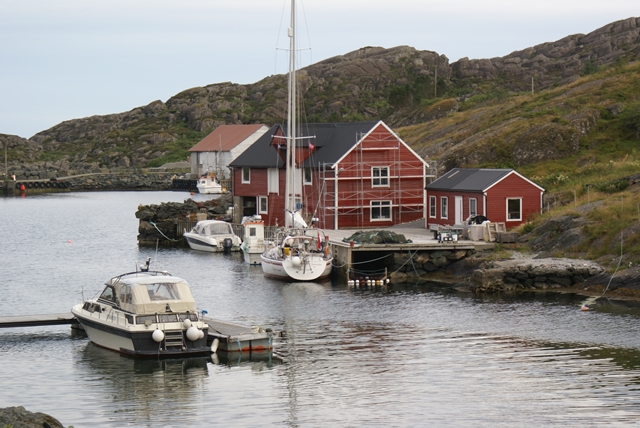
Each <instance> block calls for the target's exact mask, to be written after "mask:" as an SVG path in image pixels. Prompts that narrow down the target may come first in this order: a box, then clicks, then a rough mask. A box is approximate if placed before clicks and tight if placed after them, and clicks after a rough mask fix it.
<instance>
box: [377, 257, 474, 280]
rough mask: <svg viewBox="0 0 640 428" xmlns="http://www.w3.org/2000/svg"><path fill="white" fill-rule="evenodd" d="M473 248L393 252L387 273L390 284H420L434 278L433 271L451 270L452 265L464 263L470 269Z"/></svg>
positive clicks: (472, 261)
mask: <svg viewBox="0 0 640 428" xmlns="http://www.w3.org/2000/svg"><path fill="white" fill-rule="evenodd" d="M474 254H475V251H474V250H437V251H417V252H414V253H395V254H394V261H393V264H394V266H393V271H392V273H391V274H390V275H389V280H390V282H391V283H392V284H404V283H410V284H420V283H427V282H431V281H433V280H434V276H433V275H434V273H438V272H445V271H447V270H452V269H453V268H454V265H457V264H465V265H468V266H466V268H467V269H472V268H473V267H474V266H473V265H474V260H473V259H471V258H470V257H471V256H472V255H474Z"/></svg>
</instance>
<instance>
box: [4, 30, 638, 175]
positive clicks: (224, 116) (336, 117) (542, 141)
mask: <svg viewBox="0 0 640 428" xmlns="http://www.w3.org/2000/svg"><path fill="white" fill-rule="evenodd" d="M639 54H640V18H629V19H626V20H624V21H618V22H615V23H612V24H610V25H607V26H605V27H603V28H600V29H598V30H596V31H594V32H592V33H590V34H587V35H572V36H568V37H565V38H563V39H561V40H558V41H556V42H551V43H544V44H542V45H538V46H534V47H531V48H527V49H524V50H522V51H517V52H513V53H511V54H509V55H507V56H505V57H502V58H491V59H476V60H469V59H466V58H464V59H461V60H459V61H457V62H454V63H453V64H449V60H448V59H447V58H446V57H445V56H444V55H439V54H437V53H435V52H430V51H418V50H416V49H414V48H411V47H407V46H402V47H396V48H392V49H383V48H376V47H366V48H362V49H359V50H357V51H355V52H351V53H348V54H346V55H342V56H337V57H334V58H330V59H327V60H324V61H321V62H319V63H316V64H313V65H311V66H309V67H307V68H305V69H303V70H301V71H300V72H299V82H300V86H301V89H302V91H301V92H302V93H303V100H304V101H303V108H304V111H305V116H306V120H308V121H357V120H371V119H383V120H385V121H386V122H387V123H388V124H389V125H391V126H392V127H394V128H396V129H400V128H402V129H401V133H402V136H403V138H405V140H406V141H407V142H408V143H409V144H411V145H412V146H414V147H416V149H418V150H419V151H420V152H421V153H422V154H423V155H425V156H428V157H429V158H432V159H441V165H443V166H442V167H443V168H444V167H445V166H446V167H449V166H454V165H477V164H505V163H511V164H514V165H521V164H527V163H531V162H536V161H539V160H541V159H544V158H548V157H557V156H564V155H566V154H571V153H574V152H575V150H576V146H579V144H580V139H581V137H582V136H583V135H584V134H585V132H586V133H588V132H589V131H590V130H591V129H593V127H594V126H596V125H597V123H598V122H599V120H601V119H602V118H603V115H604V116H606V114H607V113H606V112H607V111H609V112H611V114H616V112H617V111H618V110H619V109H618V108H617V107H616V102H622V101H624V100H619V99H617V98H616V97H615V96H611V97H610V98H609V99H608V100H607V101H606V103H605V105H601V104H598V105H599V107H598V108H596V109H580V108H573V104H572V103H578V104H580V103H582V100H580V99H577V98H575V97H573V98H571V94H574V93H576V92H577V91H581V90H584V93H585V94H586V95H585V96H587V97H588V96H590V95H589V91H591V94H592V95H595V93H596V92H597V91H598V90H600V89H598V88H602V86H603V85H607V84H608V83H607V81H606V80H601V81H596V82H591V81H590V82H588V83H586V85H587V86H586V87H585V86H584V85H585V84H582V86H581V84H580V83H579V79H580V78H581V76H584V75H593V74H594V73H596V72H598V71H599V70H603V69H604V68H607V67H611V66H613V65H616V64H618V65H625V64H628V63H629V62H632V61H635V60H636V58H637V56H638V55H639ZM532 77H533V82H534V88H535V92H536V93H540V92H542V94H547V93H548V94H553V95H552V96H553V97H555V98H554V99H553V100H552V104H549V105H548V106H544V107H543V106H541V107H540V108H538V109H530V110H529V112H528V114H520V115H518V114H516V113H512V114H506V115H503V112H505V111H506V112H510V111H511V112H515V111H518V110H526V109H527V107H528V103H530V102H531V101H527V100H526V99H525V101H523V99H522V98H518V97H517V96H516V95H517V94H519V93H522V92H523V91H526V92H530V91H531V82H532ZM589 85H590V86H589ZM545 96H546V95H541V97H543V98H537V99H536V102H538V103H540V104H542V103H543V101H545V98H544V97H545ZM563 99H567V100H570V101H571V103H569V104H567V103H566V102H564V101H563ZM285 102H286V78H285V76H284V75H274V76H269V77H266V78H265V79H263V80H261V81H259V82H256V83H254V84H249V85H239V84H233V83H217V84H212V85H209V86H205V87H197V88H191V89H188V90H185V91H183V92H181V93H179V94H177V95H175V96H174V97H172V98H170V99H169V100H167V101H166V102H162V101H154V102H152V103H150V104H148V105H147V106H144V107H138V108H135V109H133V110H131V111H128V112H125V113H120V114H112V115H106V116H93V117H87V118H82V119H74V120H69V121H66V122H63V123H60V124H59V125H56V126H54V127H53V128H51V129H48V130H45V131H42V132H40V133H38V134H36V135H35V136H34V137H32V138H31V139H29V140H27V139H23V138H20V137H16V136H7V135H0V142H2V143H4V142H7V143H8V147H9V159H10V160H11V163H12V164H13V165H15V164H18V163H21V164H24V163H38V162H39V163H40V164H41V165H42V166H48V167H51V168H61V169H68V170H79V169H80V168H81V166H82V167H84V166H86V165H91V164H93V165H94V167H97V168H114V167H144V166H159V165H161V164H163V163H166V162H171V161H179V160H185V159H186V157H187V154H188V152H187V150H188V149H189V148H190V147H191V146H193V145H194V144H195V143H196V142H197V141H199V139H201V138H202V137H203V136H204V135H206V133H208V132H210V131H211V130H212V129H214V128H215V127H217V126H218V125H220V124H224V123H226V124H239V123H266V124H272V123H279V122H282V120H283V118H284V116H285ZM598 102H600V101H598ZM602 102H605V101H602ZM587 104H588V105H591V104H592V103H587ZM565 105H568V107H566V108H565ZM452 118H453V119H452ZM425 123H427V124H428V125H423V127H422V128H420V129H416V125H418V126H419V124H425ZM403 127H406V131H405V130H404V128H403ZM503 142H505V144H503ZM478 147H480V149H478ZM540 149H542V150H541V151H540ZM540 153H541V154H540Z"/></svg>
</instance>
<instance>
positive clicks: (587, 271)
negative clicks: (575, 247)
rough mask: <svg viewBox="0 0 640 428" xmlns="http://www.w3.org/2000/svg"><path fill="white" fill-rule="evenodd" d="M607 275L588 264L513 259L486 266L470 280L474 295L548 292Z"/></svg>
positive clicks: (573, 261)
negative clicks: (504, 292)
mask: <svg viewBox="0 0 640 428" xmlns="http://www.w3.org/2000/svg"><path fill="white" fill-rule="evenodd" d="M603 271H604V269H603V268H602V266H600V265H598V264H597V263H595V262H592V261H589V260H574V259H555V258H554V259H512V260H504V261H493V262H487V263H485V265H484V266H483V267H481V268H479V269H476V270H475V271H474V272H473V273H472V274H471V277H470V288H471V290H472V291H474V292H500V291H512V290H547V289H558V288H568V287H572V286H575V285H578V284H581V283H583V282H584V281H585V280H587V279H588V278H591V277H595V276H597V275H599V274H601V273H602V272H603Z"/></svg>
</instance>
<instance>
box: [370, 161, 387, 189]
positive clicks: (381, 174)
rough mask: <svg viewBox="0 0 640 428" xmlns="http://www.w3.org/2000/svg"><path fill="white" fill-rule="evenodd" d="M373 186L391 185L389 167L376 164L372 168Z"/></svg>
mask: <svg viewBox="0 0 640 428" xmlns="http://www.w3.org/2000/svg"><path fill="white" fill-rule="evenodd" d="M371 186H372V187H381V186H386V187H388V186H389V167H388V166H374V167H372V168H371Z"/></svg>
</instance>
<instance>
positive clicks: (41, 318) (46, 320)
mask: <svg viewBox="0 0 640 428" xmlns="http://www.w3.org/2000/svg"><path fill="white" fill-rule="evenodd" d="M70 324H78V321H76V318H75V317H74V316H73V314H72V313H71V312H68V313H62V314H45V315H18V316H13V317H0V328H9V327H38V326H43V325H70Z"/></svg>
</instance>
